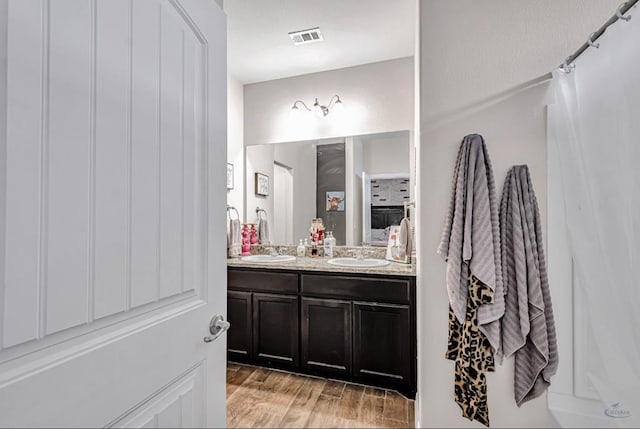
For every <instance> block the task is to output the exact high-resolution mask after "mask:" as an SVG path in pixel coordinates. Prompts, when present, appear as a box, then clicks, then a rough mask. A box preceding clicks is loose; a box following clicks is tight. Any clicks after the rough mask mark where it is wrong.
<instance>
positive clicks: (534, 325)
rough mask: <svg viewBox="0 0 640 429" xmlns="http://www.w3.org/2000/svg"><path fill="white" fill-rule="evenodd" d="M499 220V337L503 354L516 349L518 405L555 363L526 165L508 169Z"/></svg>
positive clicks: (547, 378)
mask: <svg viewBox="0 0 640 429" xmlns="http://www.w3.org/2000/svg"><path fill="white" fill-rule="evenodd" d="M500 226H501V236H502V263H503V279H504V289H505V301H506V308H505V314H504V318H503V319H502V342H503V347H504V354H505V356H507V357H508V356H511V355H513V354H515V374H514V396H515V400H516V404H517V405H518V406H520V405H522V404H523V403H524V402H526V401H528V400H530V399H533V398H535V397H537V396H540V395H541V394H542V393H543V392H544V391H545V390H546V388H547V387H548V386H549V384H550V383H551V376H553V375H554V374H555V373H556V369H557V368H558V346H557V341H556V330H555V325H554V322H553V310H552V308H551V296H550V294H549V282H548V280H547V267H546V264H545V259H544V249H543V245H542V244H543V243H542V228H541V226H540V213H539V212H538V202H537V200H536V196H535V194H534V192H533V185H532V183H531V176H530V175H529V168H528V167H527V166H526V165H519V166H514V167H512V168H511V169H510V170H509V172H508V173H507V179H506V181H505V184H504V189H503V191H502V201H501V203H500Z"/></svg>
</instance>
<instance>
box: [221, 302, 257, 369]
mask: <svg viewBox="0 0 640 429" xmlns="http://www.w3.org/2000/svg"><path fill="white" fill-rule="evenodd" d="M251 308H252V305H251V292H240V291H234V290H230V291H228V292H227V320H228V321H229V323H231V327H230V328H229V331H228V336H227V349H228V351H229V358H230V359H236V360H240V361H243V362H244V361H248V360H249V359H250V358H251V345H252V344H251V343H252V334H251V329H252V327H251V326H252V319H253V312H252V311H251Z"/></svg>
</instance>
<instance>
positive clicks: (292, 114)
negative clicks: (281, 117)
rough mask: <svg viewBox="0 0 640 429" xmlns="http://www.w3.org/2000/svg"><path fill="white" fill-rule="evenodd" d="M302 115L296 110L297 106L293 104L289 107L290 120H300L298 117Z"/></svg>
mask: <svg viewBox="0 0 640 429" xmlns="http://www.w3.org/2000/svg"><path fill="white" fill-rule="evenodd" d="M301 115H302V112H301V111H300V109H299V108H298V106H296V105H295V104H294V105H293V106H292V107H291V110H290V111H289V117H291V118H292V119H298V118H300V116H301Z"/></svg>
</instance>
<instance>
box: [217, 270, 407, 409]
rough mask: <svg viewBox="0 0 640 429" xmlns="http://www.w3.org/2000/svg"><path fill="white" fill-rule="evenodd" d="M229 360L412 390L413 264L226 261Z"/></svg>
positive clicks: (405, 392) (401, 390) (405, 390)
mask: <svg viewBox="0 0 640 429" xmlns="http://www.w3.org/2000/svg"><path fill="white" fill-rule="evenodd" d="M227 265H228V306H227V312H228V320H229V322H231V329H230V330H229V333H228V355H229V360H230V361H235V362H243V363H249V364H255V365H260V366H267V367H273V368H281V369H285V370H289V371H294V372H300V373H307V374H313V375H318V376H324V377H329V378H338V379H343V380H347V381H353V382H357V383H362V384H368V385H373V386H379V387H384V388H392V389H396V390H398V391H400V392H401V393H403V394H404V395H406V396H408V397H410V398H413V397H414V396H415V392H416V309H415V301H416V290H415V289H416V287H415V271H414V269H413V267H411V266H410V265H402V264H396V263H391V264H390V265H387V266H385V267H377V268H362V267H349V268H345V267H337V266H332V265H330V264H328V263H327V262H326V260H324V259H323V258H298V259H297V260H295V261H292V262H287V263H282V264H270V265H268V266H265V265H264V264H254V263H247V262H245V261H242V260H240V259H230V260H229V261H228V264H227Z"/></svg>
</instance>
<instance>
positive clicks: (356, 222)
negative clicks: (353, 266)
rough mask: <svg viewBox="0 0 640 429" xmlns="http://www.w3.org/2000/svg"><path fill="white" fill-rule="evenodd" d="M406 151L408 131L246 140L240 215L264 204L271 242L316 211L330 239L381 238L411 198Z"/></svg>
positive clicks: (353, 242) (285, 238) (300, 235)
mask: <svg viewBox="0 0 640 429" xmlns="http://www.w3.org/2000/svg"><path fill="white" fill-rule="evenodd" d="M411 153H412V151H411V139H410V133H409V131H397V132H389V133H379V134H368V135H362V136H349V137H340V138H331V139H322V140H310V141H300V142H290V143H276V144H264V145H254V146H247V147H246V174H247V176H246V181H245V183H246V189H245V204H246V208H247V221H248V222H254V221H255V220H256V219H257V214H256V210H257V209H258V208H259V209H262V210H265V211H266V212H267V217H268V219H269V229H270V242H271V244H275V245H294V244H297V243H298V242H299V240H300V239H303V240H304V239H305V238H308V237H309V227H310V225H311V220H312V219H313V218H322V220H323V223H324V225H325V230H326V231H327V232H328V231H332V232H333V235H334V236H335V238H336V244H337V245H348V246H360V245H363V244H365V245H374V246H386V245H387V241H388V236H389V226H391V225H399V223H400V220H402V217H403V216H404V205H403V203H404V202H409V201H411V199H412V195H413V177H414V175H413V174H412V169H411V165H412V164H413V163H412V162H411ZM258 178H259V179H260V182H258ZM258 183H260V185H259V184H258ZM265 183H266V185H265ZM265 190H266V195H265Z"/></svg>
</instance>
